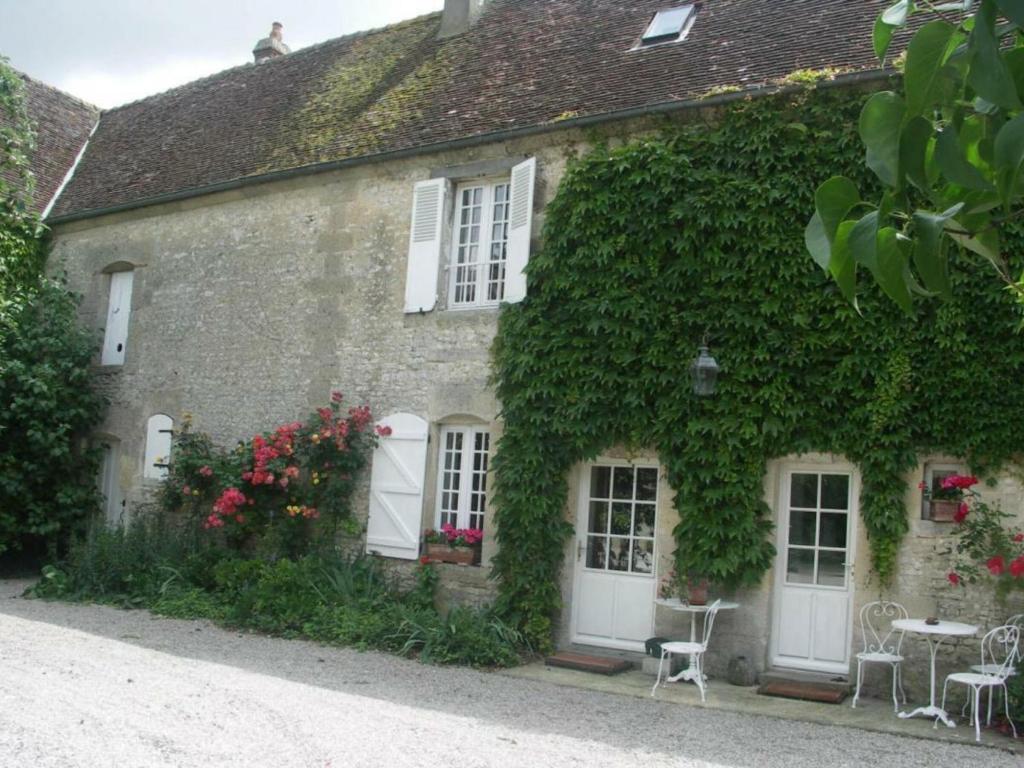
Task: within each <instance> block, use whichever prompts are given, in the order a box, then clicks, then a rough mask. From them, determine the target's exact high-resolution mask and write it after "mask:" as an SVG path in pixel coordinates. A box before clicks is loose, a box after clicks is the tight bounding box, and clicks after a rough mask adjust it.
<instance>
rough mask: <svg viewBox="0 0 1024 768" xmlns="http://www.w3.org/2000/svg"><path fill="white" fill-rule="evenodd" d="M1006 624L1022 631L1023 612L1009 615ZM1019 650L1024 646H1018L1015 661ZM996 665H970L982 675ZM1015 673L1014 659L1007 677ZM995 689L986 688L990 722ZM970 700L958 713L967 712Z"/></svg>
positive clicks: (1018, 658)
mask: <svg viewBox="0 0 1024 768" xmlns="http://www.w3.org/2000/svg"><path fill="white" fill-rule="evenodd" d="M1006 626H1012V627H1018V628H1020V629H1021V630H1022V632H1024V613H1018V614H1016V615H1015V616H1011V617H1010V618H1008V619H1007V620H1006ZM1021 652H1024V648H1018V653H1017V661H1020V656H1021ZM997 667H998V665H996V664H991V663H990V664H974V665H972V666H971V672H980V673H981V674H983V675H992V674H995V673H996V671H997ZM1016 674H1017V663H1016V661H1015V662H1013V663H1011V665H1010V674H1009V675H1008V677H1013V676H1014V675H1016ZM994 690H995V686H990V687H989V689H988V722H989V723H991V722H992V691H994ZM969 704H970V701H965V702H964V708H963V709H962V710H961V712H960V714H964V713H966V712H967V706H968V705H969Z"/></svg>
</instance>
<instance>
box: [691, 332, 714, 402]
mask: <svg viewBox="0 0 1024 768" xmlns="http://www.w3.org/2000/svg"><path fill="white" fill-rule="evenodd" d="M718 371H719V368H718V363H716V362H715V358H713V357H712V356H711V354H710V353H709V352H708V347H707V344H701V345H700V348H699V349H698V350H697V359H696V360H694V361H693V363H692V364H691V365H690V375H691V376H692V377H693V394H695V395H697V396H698V397H707V396H708V395H713V394H715V387H716V386H717V384H716V381H717V379H718Z"/></svg>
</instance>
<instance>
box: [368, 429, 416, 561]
mask: <svg viewBox="0 0 1024 768" xmlns="http://www.w3.org/2000/svg"><path fill="white" fill-rule="evenodd" d="M378 426H379V427H390V430H391V433H390V434H387V435H382V436H381V438H380V440H379V442H378V443H377V448H376V450H374V452H373V466H372V468H371V470H370V513H369V518H368V519H367V521H366V551H367V552H377V553H379V554H381V555H384V556H385V557H400V558H402V559H404V560H415V559H416V558H417V557H419V554H420V524H421V522H422V519H423V478H424V476H425V473H426V470H427V422H426V421H424V420H423V419H421V418H420V417H419V416H416V415H414V414H411V413H396V414H392V415H391V416H388V417H387V418H384V419H381V420H380V421H379V422H378ZM385 431H386V430H385Z"/></svg>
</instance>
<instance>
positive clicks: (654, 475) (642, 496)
mask: <svg viewBox="0 0 1024 768" xmlns="http://www.w3.org/2000/svg"><path fill="white" fill-rule="evenodd" d="M636 498H637V500H638V501H654V500H655V499H656V498H658V470H657V469H655V468H654V467H640V468H639V469H637V471H636Z"/></svg>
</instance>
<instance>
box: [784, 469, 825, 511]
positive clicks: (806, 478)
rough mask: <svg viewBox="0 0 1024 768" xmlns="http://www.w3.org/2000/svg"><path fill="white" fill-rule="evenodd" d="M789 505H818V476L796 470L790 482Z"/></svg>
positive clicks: (811, 506) (810, 506)
mask: <svg viewBox="0 0 1024 768" xmlns="http://www.w3.org/2000/svg"><path fill="white" fill-rule="evenodd" d="M789 506H791V507H805V508H807V509H814V508H816V507H817V506H818V476H817V475H810V474H806V473H803V472H794V473H793V475H792V477H791V479H790V483H789Z"/></svg>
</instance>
